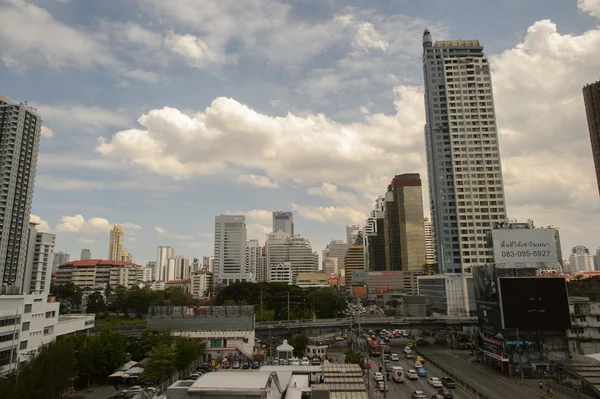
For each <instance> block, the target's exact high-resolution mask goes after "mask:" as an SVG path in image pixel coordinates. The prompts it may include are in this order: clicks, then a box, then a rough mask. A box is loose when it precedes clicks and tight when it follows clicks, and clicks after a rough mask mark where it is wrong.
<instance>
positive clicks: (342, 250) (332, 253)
mask: <svg viewBox="0 0 600 399" xmlns="http://www.w3.org/2000/svg"><path fill="white" fill-rule="evenodd" d="M347 250H348V245H347V244H346V243H345V242H344V241H342V240H331V242H330V243H329V244H327V246H326V247H325V249H324V250H323V260H325V259H327V258H337V264H338V270H339V272H340V273H341V272H342V270H344V257H345V256H346V251H347Z"/></svg>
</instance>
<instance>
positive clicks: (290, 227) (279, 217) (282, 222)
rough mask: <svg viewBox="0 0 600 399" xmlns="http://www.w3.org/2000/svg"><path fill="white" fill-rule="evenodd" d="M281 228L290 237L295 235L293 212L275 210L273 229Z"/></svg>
mask: <svg viewBox="0 0 600 399" xmlns="http://www.w3.org/2000/svg"><path fill="white" fill-rule="evenodd" d="M277 230H281V231H283V232H284V233H287V234H288V235H289V236H290V237H291V236H293V235H294V215H292V212H281V211H276V212H273V231H277Z"/></svg>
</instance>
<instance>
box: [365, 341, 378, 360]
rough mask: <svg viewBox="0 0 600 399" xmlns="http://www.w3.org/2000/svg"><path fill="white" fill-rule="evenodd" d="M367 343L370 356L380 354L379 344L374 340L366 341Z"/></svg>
mask: <svg viewBox="0 0 600 399" xmlns="http://www.w3.org/2000/svg"><path fill="white" fill-rule="evenodd" d="M367 344H369V355H370V356H374V357H375V356H381V345H379V344H378V343H377V342H375V341H367Z"/></svg>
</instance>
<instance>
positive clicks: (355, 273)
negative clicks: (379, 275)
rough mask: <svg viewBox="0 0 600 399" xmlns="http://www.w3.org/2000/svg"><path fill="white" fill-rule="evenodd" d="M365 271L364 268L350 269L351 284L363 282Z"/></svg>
mask: <svg viewBox="0 0 600 399" xmlns="http://www.w3.org/2000/svg"><path fill="white" fill-rule="evenodd" d="M365 277H366V273H365V270H364V269H353V270H352V284H354V283H361V284H364V283H365Z"/></svg>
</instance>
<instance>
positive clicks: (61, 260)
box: [52, 251, 71, 273]
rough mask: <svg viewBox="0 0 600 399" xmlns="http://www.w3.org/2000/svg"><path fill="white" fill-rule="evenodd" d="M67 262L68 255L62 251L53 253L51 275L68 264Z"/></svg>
mask: <svg viewBox="0 0 600 399" xmlns="http://www.w3.org/2000/svg"><path fill="white" fill-rule="evenodd" d="M69 260H71V255H70V254H68V253H66V252H62V251H58V252H55V253H54V259H53V260H52V273H54V272H56V269H58V267H59V266H60V265H64V264H65V263H69Z"/></svg>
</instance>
